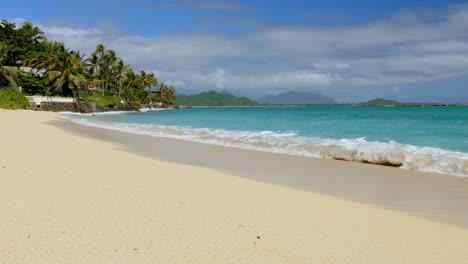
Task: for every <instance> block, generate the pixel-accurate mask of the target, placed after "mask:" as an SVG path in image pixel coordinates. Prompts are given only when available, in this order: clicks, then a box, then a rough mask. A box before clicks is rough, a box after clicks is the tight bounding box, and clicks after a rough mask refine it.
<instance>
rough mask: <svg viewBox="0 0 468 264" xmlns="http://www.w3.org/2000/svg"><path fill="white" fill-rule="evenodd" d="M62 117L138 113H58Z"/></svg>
mask: <svg viewBox="0 0 468 264" xmlns="http://www.w3.org/2000/svg"><path fill="white" fill-rule="evenodd" d="M58 113H59V114H61V115H63V116H74V115H76V116H95V115H120V114H125V113H138V111H107V112H94V113H78V112H66V111H63V112H58Z"/></svg>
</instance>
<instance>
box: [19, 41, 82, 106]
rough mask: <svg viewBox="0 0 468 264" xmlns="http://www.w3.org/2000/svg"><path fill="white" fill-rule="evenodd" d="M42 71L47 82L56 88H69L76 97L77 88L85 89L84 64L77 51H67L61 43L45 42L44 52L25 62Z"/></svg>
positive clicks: (62, 89)
mask: <svg viewBox="0 0 468 264" xmlns="http://www.w3.org/2000/svg"><path fill="white" fill-rule="evenodd" d="M27 64H28V65H29V66H31V67H33V68H35V69H37V70H39V71H42V72H43V73H44V76H45V79H46V81H47V82H49V83H50V84H52V85H53V87H54V88H55V89H56V90H61V91H62V92H63V91H64V88H68V89H71V90H72V91H73V95H74V96H75V97H78V90H79V89H86V83H87V81H86V78H85V77H84V73H85V69H86V64H85V63H84V61H83V56H81V55H80V53H79V52H74V51H69V50H68V49H67V48H65V46H64V44H63V43H57V42H49V43H47V49H46V53H45V54H44V55H42V56H39V57H38V58H36V59H34V60H31V61H29V62H28V63H27Z"/></svg>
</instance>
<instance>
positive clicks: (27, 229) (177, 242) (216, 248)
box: [0, 110, 468, 264]
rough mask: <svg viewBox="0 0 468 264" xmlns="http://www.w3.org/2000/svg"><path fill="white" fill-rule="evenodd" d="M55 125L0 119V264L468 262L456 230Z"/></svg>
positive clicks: (27, 117)
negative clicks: (136, 150)
mask: <svg viewBox="0 0 468 264" xmlns="http://www.w3.org/2000/svg"><path fill="white" fill-rule="evenodd" d="M57 118H58V117H57V116H56V115H55V114H53V113H43V112H30V111H1V110H0V263H399V264H401V263H424V264H428V263H468V230H467V229H464V228H462V227H458V226H452V225H449V224H444V223H438V222H432V221H430V220H427V219H423V218H419V217H416V216H411V215H408V214H405V213H402V212H398V211H391V210H387V209H383V208H379V207H375V206H370V205H367V204H359V203H355V202H351V201H347V200H344V199H340V198H335V197H331V196H325V195H321V194H316V193H312V192H305V191H299V190H295V189H291V188H287V187H283V186H276V185H271V184H266V183H261V182H256V181H253V180H248V179H245V178H241V177H237V176H233V175H227V174H226V173H224V172H220V171H216V170H212V169H206V168H201V167H195V166H187V165H180V164H176V163H169V162H162V161H158V160H153V159H149V158H145V157H143V156H139V155H136V154H133V153H128V152H125V151H123V150H121V149H119V147H118V145H113V144H111V143H106V142H100V141H97V140H93V139H89V138H85V137H80V136H75V135H72V134H70V133H67V132H65V131H63V130H61V129H59V128H58V127H56V126H53V125H51V123H53V122H55V120H57ZM318 173H319V170H318ZM395 173H398V170H395ZM257 236H259V237H260V238H257Z"/></svg>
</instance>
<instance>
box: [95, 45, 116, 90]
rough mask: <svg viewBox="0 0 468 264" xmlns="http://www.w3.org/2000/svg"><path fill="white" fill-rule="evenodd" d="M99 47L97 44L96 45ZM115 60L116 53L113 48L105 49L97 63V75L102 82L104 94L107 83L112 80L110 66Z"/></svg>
mask: <svg viewBox="0 0 468 264" xmlns="http://www.w3.org/2000/svg"><path fill="white" fill-rule="evenodd" d="M98 47H99V46H98ZM116 61H117V55H116V54H115V51H113V50H107V51H105V52H104V53H103V55H102V57H101V58H100V64H99V76H100V78H101V80H102V81H103V83H104V87H103V93H102V94H103V95H104V94H105V92H106V90H107V88H108V87H109V83H110V82H111V80H112V73H113V72H112V70H113V69H112V66H113V65H114V64H115V63H116Z"/></svg>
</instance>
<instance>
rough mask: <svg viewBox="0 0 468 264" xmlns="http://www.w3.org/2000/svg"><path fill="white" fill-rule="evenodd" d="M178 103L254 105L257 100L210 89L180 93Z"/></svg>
mask: <svg viewBox="0 0 468 264" xmlns="http://www.w3.org/2000/svg"><path fill="white" fill-rule="evenodd" d="M175 104H176V105H182V106H252V105H258V103H257V102H255V101H252V100H250V99H249V98H247V97H237V96H233V95H231V94H228V93H227V92H225V91H223V92H222V93H218V92H216V91H208V92H204V93H200V94H195V95H178V96H176V99H175Z"/></svg>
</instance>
